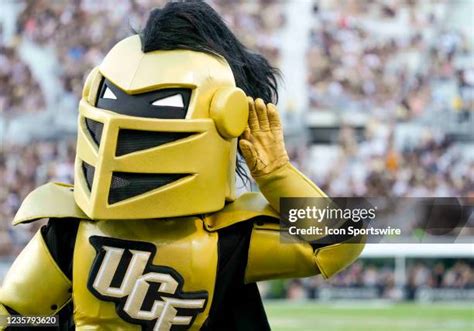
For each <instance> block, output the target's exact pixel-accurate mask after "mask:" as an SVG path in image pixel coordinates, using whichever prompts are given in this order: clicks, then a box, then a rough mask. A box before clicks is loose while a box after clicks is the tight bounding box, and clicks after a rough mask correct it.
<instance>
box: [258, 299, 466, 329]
mask: <svg viewBox="0 0 474 331" xmlns="http://www.w3.org/2000/svg"><path fill="white" fill-rule="evenodd" d="M265 307H266V311H267V314H268V319H269V321H270V325H271V326H272V330H274V331H287V330H288V331H293V330H298V331H310V330H311V331H415V330H416V331H428V330H429V331H449V330H459V331H474V305H473V303H471V302H465V303H456V304H449V303H443V304H438V303H436V304H414V303H401V304H390V303H384V302H381V303H379V302H363V301H362V302H360V301H359V302H344V303H327V304H322V303H313V302H311V303H301V302H295V303H292V302H288V301H266V302H265Z"/></svg>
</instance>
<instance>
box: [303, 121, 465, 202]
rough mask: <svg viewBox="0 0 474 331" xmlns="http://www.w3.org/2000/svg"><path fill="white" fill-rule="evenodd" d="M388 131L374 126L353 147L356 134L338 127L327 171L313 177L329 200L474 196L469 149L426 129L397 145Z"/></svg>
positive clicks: (374, 124)
mask: <svg viewBox="0 0 474 331" xmlns="http://www.w3.org/2000/svg"><path fill="white" fill-rule="evenodd" d="M393 130H394V129H393V127H390V126H387V125H384V124H382V123H380V122H378V121H373V122H372V123H371V124H370V125H368V126H367V127H366V128H365V131H364V132H363V134H364V139H363V140H362V141H360V142H358V139H357V137H356V132H355V130H354V129H353V128H350V127H343V128H342V130H341V132H340V135H339V149H338V154H337V156H336V157H335V159H334V160H332V162H331V164H332V166H331V167H330V168H328V170H327V172H323V171H319V172H317V173H313V174H312V177H313V178H314V180H315V181H316V182H317V183H318V184H319V185H320V186H321V187H322V188H323V189H324V190H325V191H326V192H327V193H328V194H329V195H332V196H370V197H378V196H389V197H451V196H457V197H473V196H474V158H473V157H472V147H471V151H470V152H469V148H463V147H462V146H461V145H460V144H457V143H455V142H453V141H452V140H450V139H449V138H447V137H446V136H445V135H434V134H433V133H432V132H430V131H429V130H427V129H424V130H422V129H420V131H421V132H419V133H421V134H420V135H421V137H422V138H421V139H420V140H419V141H416V142H414V143H410V144H405V145H402V146H396V144H395V142H394V132H393ZM468 153H471V156H470V158H469V156H468V155H467V154H468ZM310 171H311V170H310ZM341 174H344V176H341Z"/></svg>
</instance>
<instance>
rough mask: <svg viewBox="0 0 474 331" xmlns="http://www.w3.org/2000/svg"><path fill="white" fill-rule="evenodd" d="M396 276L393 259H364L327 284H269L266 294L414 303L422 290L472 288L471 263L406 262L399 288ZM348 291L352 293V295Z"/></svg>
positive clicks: (317, 281) (313, 280)
mask: <svg viewBox="0 0 474 331" xmlns="http://www.w3.org/2000/svg"><path fill="white" fill-rule="evenodd" d="M395 277H396V275H395V268H394V265H393V260H391V261H390V260H376V261H372V260H371V259H366V260H359V261H356V262H355V263H354V264H352V265H351V266H350V267H348V268H347V269H345V270H344V271H342V272H341V273H339V274H337V275H336V276H334V277H333V278H332V279H330V280H329V281H324V280H323V279H322V277H321V276H315V277H310V278H306V279H302V280H301V279H298V280H292V281H288V282H283V283H282V285H278V283H276V284H271V283H270V286H269V287H267V288H266V293H267V296H269V297H282V296H283V297H286V298H288V299H295V300H299V299H305V298H306V299H316V298H322V299H324V298H325V296H328V293H330V292H331V290H332V291H333V294H332V295H333V296H342V297H343V296H346V298H349V297H352V298H356V297H359V298H367V299H374V298H385V299H394V300H400V299H409V300H413V299H417V298H419V296H420V290H422V289H423V290H426V289H435V290H436V289H456V290H467V289H470V290H472V289H474V265H473V261H472V260H463V259H445V260H440V259H434V260H430V259H425V260H411V261H410V260H408V261H407V270H406V279H405V284H404V285H403V286H400V287H398V286H397V285H396V280H395ZM351 289H355V290H354V291H352V293H351ZM359 290H360V291H359ZM337 293H338V294H337ZM341 293H342V295H341Z"/></svg>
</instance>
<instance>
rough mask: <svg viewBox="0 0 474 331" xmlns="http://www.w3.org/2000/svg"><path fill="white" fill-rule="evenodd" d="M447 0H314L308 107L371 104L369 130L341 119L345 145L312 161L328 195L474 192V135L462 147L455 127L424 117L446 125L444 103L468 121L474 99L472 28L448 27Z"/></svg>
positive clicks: (302, 155) (302, 157)
mask: <svg viewBox="0 0 474 331" xmlns="http://www.w3.org/2000/svg"><path fill="white" fill-rule="evenodd" d="M449 5H450V3H449V2H447V1H442V0H441V1H427V2H423V1H383V0H374V1H357V0H348V1H326V0H315V1H314V5H313V17H314V23H313V28H312V30H311V35H310V48H309V50H308V52H307V63H308V95H309V99H310V100H309V104H310V108H311V110H312V111H316V112H317V111H328V110H330V111H331V112H333V113H337V114H340V115H341V116H343V115H347V114H349V113H350V114H354V113H362V114H364V115H366V114H369V119H368V120H367V121H366V123H365V127H364V128H363V130H362V132H358V130H359V129H356V128H354V127H352V126H350V125H348V124H346V123H344V121H342V124H341V129H340V132H339V135H338V138H337V139H336V140H335V141H333V144H334V146H337V149H336V148H335V149H336V150H337V153H336V156H335V158H334V159H333V160H331V164H330V165H328V166H327V168H326V169H317V170H315V169H314V166H313V165H312V164H307V165H306V168H307V169H308V170H309V171H310V172H311V171H313V172H315V173H313V175H312V177H313V179H314V180H315V181H316V182H317V183H318V184H320V185H321V186H322V187H323V188H324V189H325V190H326V192H327V193H329V194H330V195H336V196H337V195H339V196H353V195H355V196H362V195H365V196H420V197H423V196H473V195H474V149H473V147H472V146H473V145H472V141H471V147H470V150H469V149H462V148H461V146H460V144H459V142H457V141H454V140H453V139H452V138H451V137H450V136H449V135H448V132H441V131H440V130H439V129H438V128H435V127H432V126H430V125H426V118H429V119H430V120H431V121H432V123H438V124H440V126H446V127H447V126H448V124H450V123H448V122H446V123H443V122H442V121H444V118H445V116H444V115H446V113H454V114H455V115H456V116H454V117H450V119H453V118H454V119H455V121H457V122H459V124H462V123H464V122H466V121H467V120H469V118H470V117H472V112H473V109H474V65H473V58H474V52H473V49H472V44H469V41H470V40H469V38H472V36H468V35H466V34H465V33H464V32H463V31H462V30H460V29H456V28H453V27H449V28H448V27H446V24H445V22H446V15H447V13H449V12H448V11H447V8H449V7H446V6H449ZM451 19H452V18H451ZM471 32H472V29H471ZM471 42H472V41H471ZM421 119H425V122H423V124H422V125H419V127H418V128H417V129H412V131H414V130H416V131H418V132H417V138H416V139H409V141H406V142H405V141H403V142H400V141H399V140H400V139H399V137H400V131H401V130H400V127H401V126H400V124H403V123H408V122H409V123H410V124H414V125H417V123H420V122H422V121H421ZM456 124H457V123H456ZM470 130H471V134H472V127H471V128H470ZM359 131H360V130H359ZM450 133H453V132H450ZM454 133H459V132H456V131H454ZM309 149H311V147H309ZM307 154H308V149H301V150H296V151H295V155H294V156H295V159H296V160H298V161H299V162H300V163H302V164H304V163H305V161H306V162H307V163H308V162H312V161H313V159H315V160H317V162H318V163H321V161H320V157H318V155H316V156H315V157H314V158H313V159H312V158H308V156H307ZM325 170H327V171H325Z"/></svg>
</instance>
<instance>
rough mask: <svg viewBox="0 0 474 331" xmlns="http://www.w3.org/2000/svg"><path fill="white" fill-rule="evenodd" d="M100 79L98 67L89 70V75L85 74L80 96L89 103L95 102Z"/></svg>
mask: <svg viewBox="0 0 474 331" xmlns="http://www.w3.org/2000/svg"><path fill="white" fill-rule="evenodd" d="M101 80H102V75H101V74H100V72H99V67H95V68H94V69H92V70H91V72H90V73H89V75H87V78H86V82H85V83H84V88H83V89H82V98H83V99H85V100H87V102H88V103H89V104H91V105H94V104H95V100H96V98H97V93H98V92H99V85H100V82H101Z"/></svg>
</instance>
